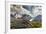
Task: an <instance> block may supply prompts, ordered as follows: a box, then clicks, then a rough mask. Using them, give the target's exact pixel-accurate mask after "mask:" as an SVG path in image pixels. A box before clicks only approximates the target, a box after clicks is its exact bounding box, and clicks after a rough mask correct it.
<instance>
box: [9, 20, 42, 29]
mask: <svg viewBox="0 0 46 34" xmlns="http://www.w3.org/2000/svg"><path fill="white" fill-rule="evenodd" d="M10 26H11V27H10V28H11V29H19V28H41V27H42V22H41V21H37V20H34V21H32V22H30V21H23V20H14V21H11V25H10Z"/></svg>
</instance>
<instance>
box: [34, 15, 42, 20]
mask: <svg viewBox="0 0 46 34" xmlns="http://www.w3.org/2000/svg"><path fill="white" fill-rule="evenodd" d="M34 20H39V21H41V20H42V15H38V16H37V17H35V19H34Z"/></svg>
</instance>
